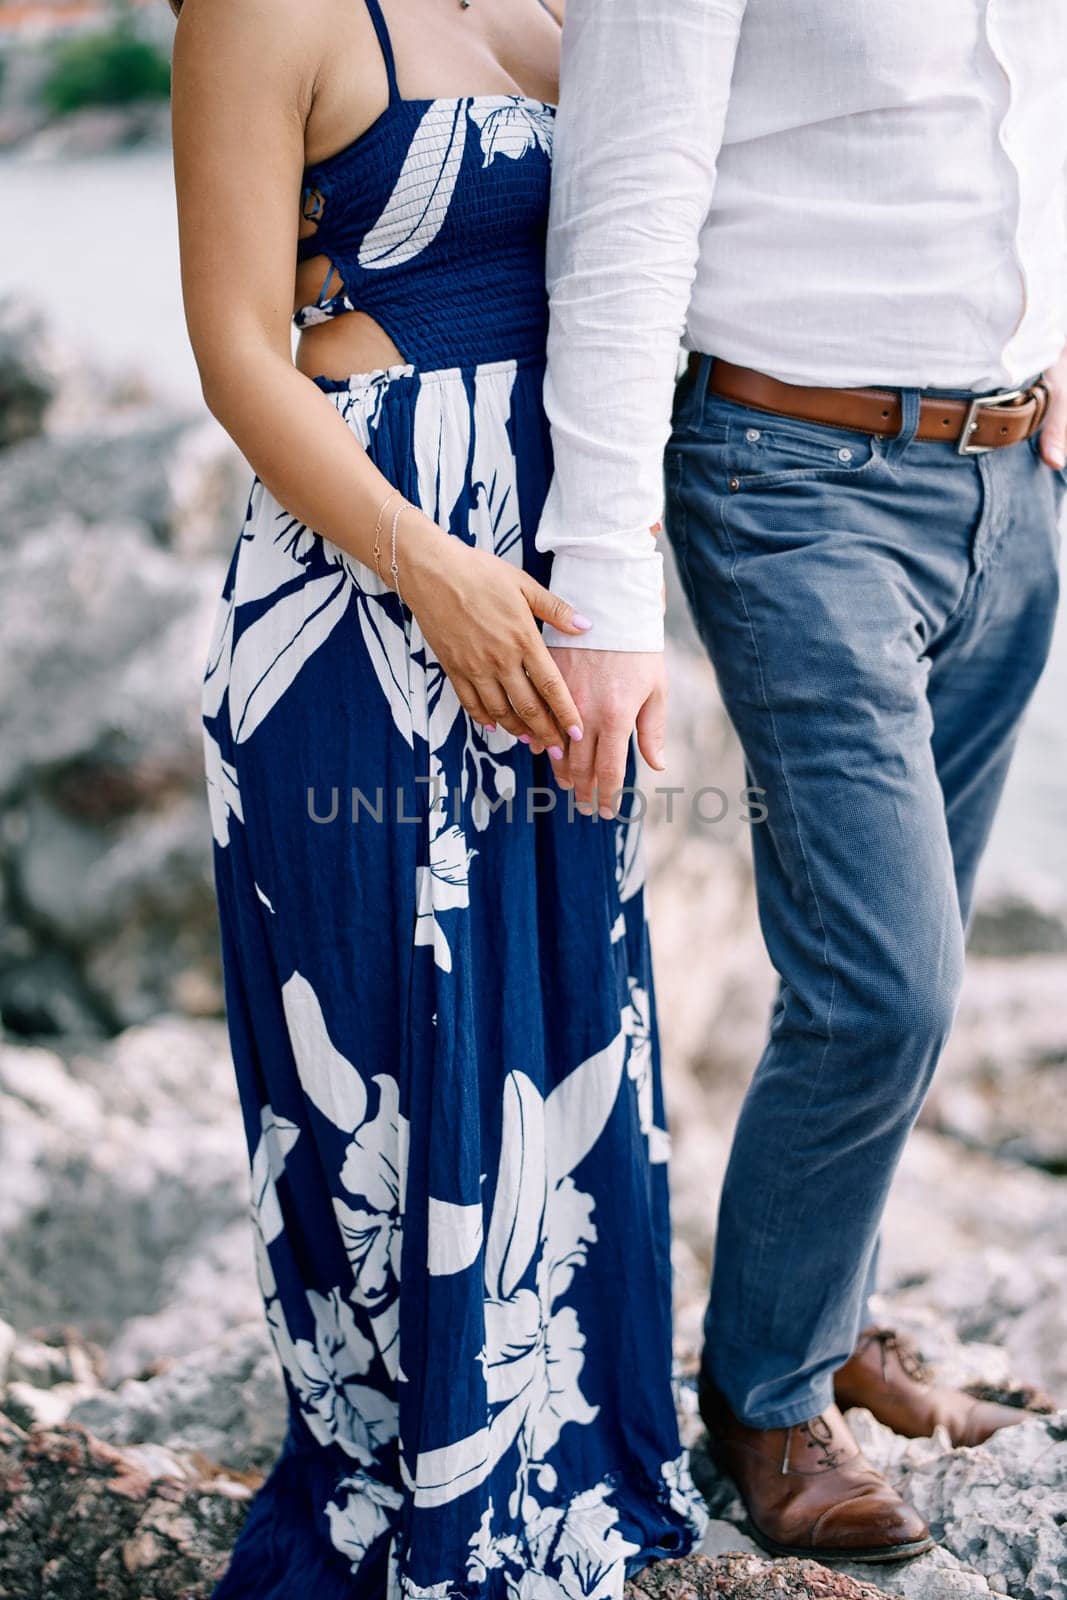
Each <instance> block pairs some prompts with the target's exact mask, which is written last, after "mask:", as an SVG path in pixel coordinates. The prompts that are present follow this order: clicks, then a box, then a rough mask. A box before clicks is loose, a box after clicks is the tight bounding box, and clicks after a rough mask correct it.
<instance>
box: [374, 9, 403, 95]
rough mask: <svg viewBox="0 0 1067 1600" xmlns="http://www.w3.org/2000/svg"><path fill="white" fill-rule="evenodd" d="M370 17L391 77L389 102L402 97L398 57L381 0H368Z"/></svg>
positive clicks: (389, 77)
mask: <svg viewBox="0 0 1067 1600" xmlns="http://www.w3.org/2000/svg"><path fill="white" fill-rule="evenodd" d="M366 5H367V10H368V11H369V12H370V19H371V21H372V22H373V24H374V31H375V33H376V34H377V35H378V43H379V44H380V45H381V47H382V59H383V60H384V62H385V71H386V75H387V76H388V79H389V104H390V105H392V104H393V102H394V101H396V100H399V99H400V89H399V86H398V84H397V81H396V59H395V57H394V56H393V41H392V39H390V37H389V28H388V25H387V23H386V20H385V17H384V15H383V13H382V8H381V5H380V4H379V0H366Z"/></svg>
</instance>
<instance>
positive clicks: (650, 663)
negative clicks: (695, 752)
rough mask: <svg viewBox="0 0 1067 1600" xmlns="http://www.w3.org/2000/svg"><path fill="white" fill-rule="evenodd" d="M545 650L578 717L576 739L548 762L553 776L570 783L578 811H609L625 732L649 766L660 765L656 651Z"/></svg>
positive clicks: (662, 710) (663, 708)
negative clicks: (579, 726) (634, 735)
mask: <svg viewBox="0 0 1067 1600" xmlns="http://www.w3.org/2000/svg"><path fill="white" fill-rule="evenodd" d="M550 654H551V656H552V658H553V660H554V661H555V663H556V665H557V666H558V668H559V670H560V672H561V673H562V674H563V678H564V681H565V682H566V684H567V687H568V688H569V689H570V692H571V695H572V697H573V699H574V703H575V705H576V706H577V707H578V711H579V714H580V716H581V719H582V726H583V729H584V733H583V736H582V739H581V742H580V743H579V742H578V741H577V740H574V739H571V740H569V741H568V744H567V748H566V751H565V753H564V756H563V759H562V761H554V762H553V763H552V768H553V772H554V773H555V776H556V781H557V782H558V783H559V785H560V787H561V788H563V789H573V790H574V797H575V804H576V806H577V809H578V810H579V811H581V812H582V814H583V815H584V816H592V814H593V812H594V811H596V810H599V812H600V815H601V816H602V817H605V818H606V817H613V816H614V815H615V806H614V804H613V800H614V797H616V796H617V795H618V792H619V790H620V789H621V788H622V787H623V784H624V783H625V781H626V757H627V754H628V751H629V746H630V735H631V733H632V732H633V731H634V728H635V727H636V729H637V745H638V749H639V750H640V751H641V754H642V755H643V756H644V758H645V760H646V761H647V762H648V764H649V766H650V767H652V768H654V770H655V771H656V772H662V771H663V769H664V767H665V765H666V756H665V753H664V735H665V731H666V727H665V725H666V713H667V673H666V668H665V666H664V660H663V654H662V652H661V651H658V650H657V651H650V652H648V653H645V652H643V651H638V650H565V649H553V650H552V651H550Z"/></svg>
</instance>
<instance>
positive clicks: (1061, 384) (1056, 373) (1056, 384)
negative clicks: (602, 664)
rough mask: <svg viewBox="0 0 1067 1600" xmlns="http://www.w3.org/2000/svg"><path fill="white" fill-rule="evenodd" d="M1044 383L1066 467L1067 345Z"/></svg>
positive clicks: (1047, 444) (1052, 446)
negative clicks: (1046, 386) (1046, 385)
mask: <svg viewBox="0 0 1067 1600" xmlns="http://www.w3.org/2000/svg"><path fill="white" fill-rule="evenodd" d="M1045 382H1046V383H1047V384H1048V410H1047V411H1046V412H1045V420H1044V422H1043V423H1042V424H1041V434H1040V437H1039V441H1038V442H1039V446H1040V450H1041V459H1042V461H1044V462H1046V463H1047V465H1048V466H1050V467H1062V466H1065V465H1067V345H1065V346H1064V348H1063V351H1062V353H1061V355H1060V358H1059V360H1058V361H1056V362H1054V364H1053V365H1052V366H1051V367H1049V369H1048V371H1047V372H1046V373H1045ZM565 653H566V654H567V655H570V654H571V653H572V652H570V651H566V652H565Z"/></svg>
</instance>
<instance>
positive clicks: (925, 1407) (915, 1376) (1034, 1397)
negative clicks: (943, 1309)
mask: <svg viewBox="0 0 1067 1600" xmlns="http://www.w3.org/2000/svg"><path fill="white" fill-rule="evenodd" d="M1027 1398H1028V1402H1029V1407H1030V1409H1028V1410H1020V1408H1019V1407H1018V1406H1005V1405H1000V1404H998V1403H997V1402H996V1401H994V1400H981V1399H977V1398H976V1397H975V1396H974V1395H970V1394H967V1393H965V1391H964V1390H962V1389H950V1388H948V1387H946V1386H945V1385H943V1384H936V1383H934V1382H933V1381H932V1380H931V1377H930V1374H929V1372H928V1370H927V1368H926V1366H925V1365H924V1363H923V1360H922V1358H921V1356H920V1355H919V1352H918V1351H917V1350H916V1348H915V1346H914V1345H913V1344H912V1343H911V1341H910V1340H909V1339H906V1338H904V1337H903V1336H902V1335H900V1334H897V1333H894V1332H893V1331H892V1329H890V1328H865V1329H864V1330H863V1332H862V1333H861V1334H860V1336H859V1339H858V1341H857V1344H856V1348H855V1350H854V1351H853V1353H852V1355H851V1356H850V1357H849V1359H848V1361H846V1363H845V1365H844V1366H843V1367H841V1368H840V1369H839V1371H838V1372H837V1373H836V1374H835V1377H834V1399H835V1400H836V1401H837V1403H838V1405H839V1406H840V1407H841V1409H842V1410H843V1411H847V1410H848V1408H849V1407H850V1406H864V1407H865V1408H866V1409H867V1410H868V1411H869V1412H870V1413H871V1415H872V1416H874V1417H877V1419H878V1421H879V1422H884V1423H885V1425H886V1427H887V1428H892V1430H893V1432H894V1433H900V1434H903V1435H904V1437H905V1438H906V1439H922V1438H928V1437H929V1435H930V1434H932V1433H933V1431H934V1429H935V1428H936V1427H937V1426H938V1425H939V1424H940V1426H942V1427H944V1428H946V1429H947V1430H948V1436H949V1438H950V1439H951V1440H952V1443H953V1444H954V1445H968V1444H984V1442H985V1441H986V1439H988V1438H989V1436H990V1434H993V1433H996V1431H997V1429H998V1428H1010V1427H1011V1426H1012V1425H1013V1424H1014V1423H1017V1422H1025V1421H1026V1419H1027V1417H1028V1416H1032V1415H1033V1414H1034V1413H1035V1412H1037V1411H1041V1410H1045V1409H1054V1407H1052V1404H1051V1402H1050V1401H1048V1400H1047V1399H1046V1397H1045V1396H1044V1395H1039V1394H1037V1393H1034V1392H1031V1393H1030V1395H1028V1397H1027Z"/></svg>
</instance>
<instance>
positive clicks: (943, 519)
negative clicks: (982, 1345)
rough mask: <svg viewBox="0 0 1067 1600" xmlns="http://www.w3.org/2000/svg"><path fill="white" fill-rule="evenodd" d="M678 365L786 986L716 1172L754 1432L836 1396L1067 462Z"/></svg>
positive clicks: (729, 694) (677, 489) (1004, 760)
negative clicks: (785, 405)
mask: <svg viewBox="0 0 1067 1600" xmlns="http://www.w3.org/2000/svg"><path fill="white" fill-rule="evenodd" d="M711 365H712V363H711V361H710V359H709V358H705V359H704V360H703V361H702V362H701V364H700V367H699V368H698V370H697V373H696V375H695V377H694V376H687V377H685V378H683V379H682V381H681V383H680V385H679V388H678V393H677V397H676V402H675V411H674V427H673V433H672V437H671V441H670V445H669V447H668V451H667V463H666V476H667V526H668V532H669V536H670V539H671V542H672V544H673V546H674V550H675V553H676V555H677V558H678V566H679V569H680V573H681V578H682V583H683V586H684V588H685V591H686V595H687V598H688V601H689V605H690V607H691V609H692V612H693V616H694V618H695V620H696V623H697V626H698V628H699V630H700V634H701V637H702V638H703V640H704V643H705V645H706V647H707V650H708V653H709V655H710V656H711V659H712V662H713V664H714V666H715V670H716V674H717V677H718V681H719V686H720V689H721V692H722V696H723V700H724V702H725V705H726V708H727V710H728V712H729V715H730V717H731V720H732V721H733V723H734V726H735V728H736V729H737V733H738V735H739V737H740V740H741V744H742V746H743V749H744V754H745V760H746V765H747V769H748V781H749V782H750V783H752V784H755V785H757V786H758V787H760V788H761V789H763V790H765V791H766V794H765V804H766V806H767V808H768V817H767V820H766V821H765V822H764V823H762V824H759V825H756V826H754V827H753V831H752V844H753V853H754V858H755V869H756V888H757V895H758V902H759V912H760V921H761V925H762V928H763V934H764V937H765V939H766V942H767V948H768V950H769V952H770V955H771V959H772V961H773V962H774V966H775V968H776V970H777V972H778V975H779V979H780V982H779V989H778V996H777V1001H776V1004H775V1007H774V1011H773V1016H772V1019H771V1026H770V1035H769V1039H768V1043H767V1046H766V1049H765V1050H764V1053H763V1056H762V1058H761V1060H760V1062H759V1065H758V1067H757V1069H756V1072H755V1076H754V1078H753V1081H752V1084H751V1086H750V1088H749V1091H748V1095H747V1097H746V1099H745V1103H744V1106H743V1109H742V1111H741V1116H740V1120H739V1122H738V1126H737V1131H736V1134H735V1138H734V1144H733V1150H732V1154H731V1158H730V1162H729V1167H728V1170H727V1174H726V1180H725V1184H724V1187H723V1193H722V1199H721V1205H720V1212H719V1226H718V1234H717V1239H716V1251H715V1267H714V1272H713V1276H712V1288H711V1300H710V1304H709V1307H708V1313H707V1319H706V1322H705V1348H704V1363H705V1368H706V1371H707V1373H708V1376H709V1377H710V1378H711V1379H712V1380H713V1382H715V1383H717V1384H718V1386H719V1387H720V1389H721V1390H722V1391H723V1392H724V1394H725V1396H726V1398H727V1400H728V1402H729V1404H730V1405H731V1407H732V1409H733V1410H734V1411H735V1412H736V1413H737V1415H738V1416H740V1417H741V1418H742V1419H743V1420H744V1421H745V1422H747V1423H749V1424H750V1425H751V1426H754V1427H766V1428H771V1427H784V1426H787V1425H788V1424H790V1423H794V1422H798V1421H802V1420H804V1419H806V1418H809V1417H811V1416H814V1415H815V1414H816V1413H818V1412H819V1411H821V1410H823V1409H824V1408H825V1407H826V1406H827V1405H829V1404H830V1403H831V1400H832V1397H833V1374H834V1371H835V1370H836V1368H838V1367H839V1366H841V1365H842V1364H843V1363H844V1362H845V1361H846V1360H847V1359H848V1357H849V1355H850V1353H851V1351H852V1348H853V1345H854V1343H855V1340H856V1336H857V1334H858V1332H859V1330H860V1328H861V1327H862V1326H863V1325H864V1321H865V1319H866V1318H867V1316H868V1312H867V1309H866V1300H867V1296H868V1294H869V1292H870V1290H871V1288H872V1287H873V1275H874V1263H875V1257H876V1254H877V1238H878V1228H879V1223H880V1219H881V1215H882V1210H883V1207H884V1205H885V1201H886V1196H887V1193H888V1190H889V1185H890V1181H891V1179H892V1176H893V1172H894V1170H895V1168H896V1165H897V1162H898V1159H899V1157H900V1154H901V1150H902V1148H903V1145H904V1142H905V1139H906V1138H907V1135H908V1133H909V1131H910V1129H911V1127H912V1125H913V1123H914V1122H915V1119H916V1116H917V1115H918V1112H919V1109H920V1107H921V1105H922V1102H923V1098H924V1096H925V1094H926V1092H927V1089H928V1088H929V1086H930V1080H931V1076H932V1074H933V1071H934V1068H935V1066H936V1064H937V1060H938V1056H939V1054H940V1052H941V1048H942V1045H943V1044H944V1042H945V1038H946V1035H947V1034H948V1032H949V1029H950V1027H951V1025H952V1021H953V1017H954V1014H955V1011H956V1006H957V1001H958V997H959V989H960V982H961V975H962V967H963V946H964V932H965V928H966V924H967V919H968V915H969V911H970V906H971V899H972V891H973V887H974V879H975V871H976V868H977V866H978V862H979V858H980V856H981V854H982V850H983V847H984V845H985V843H986V840H987V838H988V835H989V831H990V826H991V824H992V821H993V815H994V812H995V810H996V806H997V802H998V799H999V796H1000V793H1001V789H1002V786H1003V783H1004V778H1005V775H1006V772H1007V768H1008V763H1009V760H1010V757H1011V752H1012V746H1013V743H1014V740H1015V736H1016V732H1017V729H1018V725H1019V719H1020V717H1021V715H1022V713H1023V710H1024V708H1025V706H1026V703H1027V701H1028V699H1029V698H1030V694H1031V692H1032V690H1033V688H1034V685H1035V683H1036V682H1037V679H1038V677H1039V675H1040V672H1041V669H1042V666H1043V665H1044V662H1045V658H1046V655H1047V652H1048V646H1049V640H1050V636H1051V632H1052V625H1053V619H1054V612H1055V606H1056V598H1057V557H1058V543H1059V539H1058V531H1057V527H1058V520H1059V511H1060V507H1061V502H1062V500H1063V496H1064V491H1065V481H1067V480H1065V477H1064V474H1062V473H1057V472H1055V471H1054V470H1053V469H1051V468H1049V467H1047V466H1045V465H1044V464H1043V463H1042V461H1041V459H1040V457H1039V456H1038V454H1037V449H1036V445H1037V441H1036V438H1035V439H1032V440H1028V441H1026V442H1024V443H1021V444H1017V445H1012V446H1009V447H1007V448H1004V449H1000V450H996V451H994V452H991V453H989V454H985V455H975V456H960V455H958V454H957V453H956V451H955V449H954V448H953V447H952V446H951V445H950V444H947V443H942V442H940V441H937V442H933V443H924V442H921V441H919V440H917V439H916V438H915V436H914V435H915V428H916V423H917V419H918V406H919V399H920V391H918V390H914V389H912V390H904V391H903V392H902V396H901V399H902V411H903V422H902V426H901V429H900V431H899V433H898V434H897V435H896V436H895V437H893V438H889V439H878V438H872V437H871V436H870V435H867V434H863V433H855V432H851V431H847V430H844V429H837V428H829V427H824V426H821V425H819V424H817V423H804V422H797V421H793V420H791V419H788V418H784V417H778V416H776V415H768V414H767V413H765V412H760V411H755V410H751V409H748V408H747V407H744V406H741V405H738V404H736V403H734V402H732V401H726V400H722V399H720V398H719V397H718V396H716V395H714V394H710V393H708V391H707V379H708V375H709V373H710V370H711Z"/></svg>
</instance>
